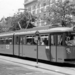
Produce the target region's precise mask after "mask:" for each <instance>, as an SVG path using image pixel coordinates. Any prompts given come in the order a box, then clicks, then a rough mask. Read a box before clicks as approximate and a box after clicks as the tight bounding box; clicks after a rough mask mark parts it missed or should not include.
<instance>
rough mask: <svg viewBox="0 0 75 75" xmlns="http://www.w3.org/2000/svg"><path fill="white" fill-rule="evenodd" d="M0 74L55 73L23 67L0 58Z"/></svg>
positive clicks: (36, 74) (31, 74)
mask: <svg viewBox="0 0 75 75" xmlns="http://www.w3.org/2000/svg"><path fill="white" fill-rule="evenodd" d="M0 75H55V74H49V73H43V72H41V71H35V70H32V69H29V68H24V67H21V66H18V65H14V64H11V63H8V62H4V61H2V60H0Z"/></svg>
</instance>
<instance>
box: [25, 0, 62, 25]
mask: <svg viewBox="0 0 75 75" xmlns="http://www.w3.org/2000/svg"><path fill="white" fill-rule="evenodd" d="M56 1H63V0H24V7H25V9H27V10H28V11H29V12H30V13H31V14H33V15H35V16H38V17H41V18H42V17H44V16H45V14H44V12H45V11H47V9H48V7H50V6H51V5H52V4H53V3H55V2H56ZM35 25H36V26H44V25H48V23H47V22H45V21H44V20H41V19H40V18H39V19H38V20H37V21H36V22H35Z"/></svg>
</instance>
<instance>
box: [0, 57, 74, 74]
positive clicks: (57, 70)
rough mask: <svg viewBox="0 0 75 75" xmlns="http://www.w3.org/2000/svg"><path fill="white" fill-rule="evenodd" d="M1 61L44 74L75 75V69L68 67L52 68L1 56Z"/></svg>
mask: <svg viewBox="0 0 75 75" xmlns="http://www.w3.org/2000/svg"><path fill="white" fill-rule="evenodd" d="M0 59H1V60H5V61H9V62H13V63H15V64H18V65H22V66H29V67H33V68H36V69H40V70H43V71H44V72H48V73H50V72H53V73H55V75H75V69H74V68H67V67H58V66H52V65H47V64H43V63H38V64H37V63H36V62H32V61H28V60H22V59H17V58H12V57H5V56H0Z"/></svg>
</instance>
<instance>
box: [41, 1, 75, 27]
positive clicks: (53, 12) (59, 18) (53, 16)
mask: <svg viewBox="0 0 75 75" xmlns="http://www.w3.org/2000/svg"><path fill="white" fill-rule="evenodd" d="M44 13H45V16H44V17H43V18H42V19H43V20H45V21H46V22H49V23H51V24H53V25H55V24H58V23H59V24H60V25H62V26H70V25H71V24H73V17H74V16H75V4H73V3H72V2H70V0H65V1H63V2H62V1H61V0H59V1H58V2H55V3H54V4H52V6H48V8H47V10H46V11H45V12H44Z"/></svg>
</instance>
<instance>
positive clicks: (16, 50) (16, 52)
mask: <svg viewBox="0 0 75 75" xmlns="http://www.w3.org/2000/svg"><path fill="white" fill-rule="evenodd" d="M14 55H16V56H19V55H20V37H19V36H14Z"/></svg>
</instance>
